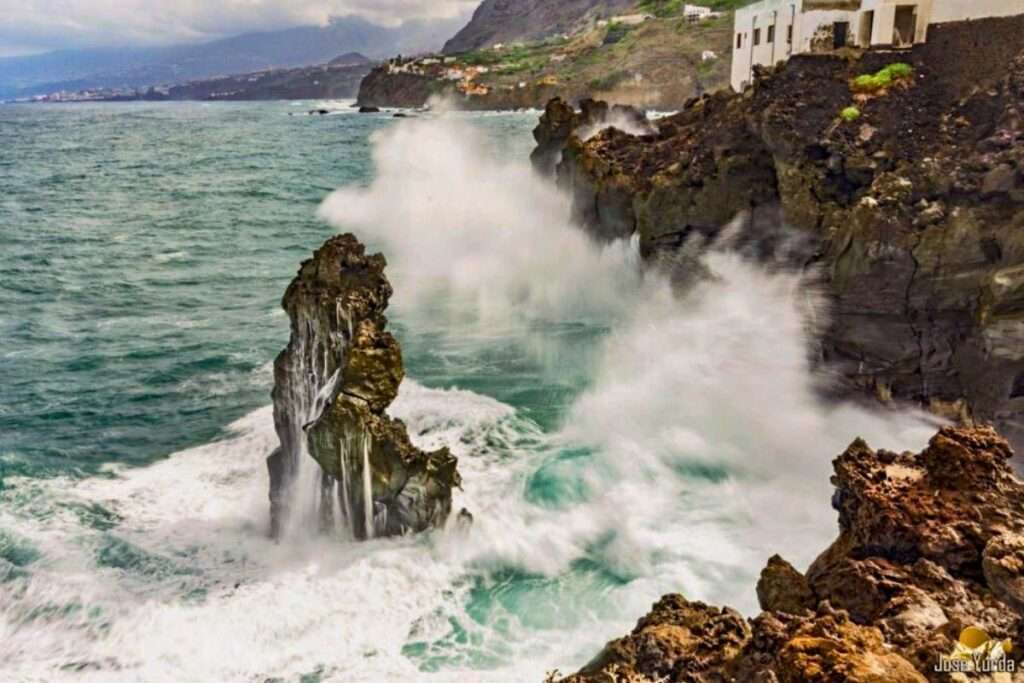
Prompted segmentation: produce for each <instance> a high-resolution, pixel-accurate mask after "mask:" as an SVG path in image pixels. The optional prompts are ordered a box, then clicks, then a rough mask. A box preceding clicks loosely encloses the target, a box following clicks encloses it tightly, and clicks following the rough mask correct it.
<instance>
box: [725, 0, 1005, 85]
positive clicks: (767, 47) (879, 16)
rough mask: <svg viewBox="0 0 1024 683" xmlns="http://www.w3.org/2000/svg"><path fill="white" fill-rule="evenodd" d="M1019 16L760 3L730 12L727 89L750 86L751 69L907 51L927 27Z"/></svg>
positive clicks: (905, 4) (850, 0)
mask: <svg viewBox="0 0 1024 683" xmlns="http://www.w3.org/2000/svg"><path fill="white" fill-rule="evenodd" d="M1019 14H1024V0H917V1H916V2H915V1H914V0H762V1H761V2H757V3H754V4H753V5H749V6H747V7H744V8H742V9H740V10H737V12H736V28H735V35H734V36H733V52H732V79H731V82H732V87H733V89H734V90H737V91H741V90H743V89H744V88H746V87H747V85H749V84H750V83H751V81H752V80H753V71H754V66H755V65H766V66H767V65H772V64H777V63H778V62H784V61H786V60H787V59H789V57H790V55H794V54H802V53H811V52H829V51H831V50H837V49H840V48H843V47H862V48H866V47H872V46H885V47H893V48H905V47H911V46H913V45H914V44H915V43H923V42H926V41H927V39H928V27H929V26H932V25H935V24H944V23H950V22H955V21H965V20H969V19H982V18H987V17H1010V16H1016V15H1019Z"/></svg>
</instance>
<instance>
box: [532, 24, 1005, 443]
mask: <svg viewBox="0 0 1024 683" xmlns="http://www.w3.org/2000/svg"><path fill="white" fill-rule="evenodd" d="M1003 25H1005V26H1010V25H1012V28H1013V30H1009V29H1005V36H1006V39H1005V40H1002V41H1001V42H999V43H995V42H992V43H991V44H986V45H978V46H976V51H974V52H972V57H971V61H970V63H971V64H975V66H976V65H977V64H978V63H980V62H974V59H978V60H982V61H984V60H985V59H986V55H989V56H991V57H992V59H991V60H989V61H988V62H986V63H991V64H998V65H999V66H996V67H993V68H988V69H985V70H979V69H977V68H975V67H971V70H970V71H968V68H969V67H968V64H967V63H966V62H965V63H964V64H963V65H959V64H957V63H951V62H950V61H949V60H948V59H946V58H945V57H943V56H941V55H940V54H938V53H937V52H935V50H934V49H933V47H930V46H929V45H922V46H918V47H916V48H915V49H914V50H913V51H911V52H909V53H908V54H907V55H905V58H906V59H907V60H909V61H910V62H912V63H913V66H914V68H915V70H916V71H917V72H918V73H919V74H920V75H921V78H918V79H917V80H915V81H914V84H913V85H912V86H910V87H907V88H901V89H893V90H891V91H889V92H888V93H887V94H886V95H885V96H884V97H877V98H873V99H871V100H870V101H868V102H866V103H864V104H863V105H862V107H861V108H862V110H863V121H862V123H861V124H860V125H859V126H857V127H853V126H841V125H836V116H837V112H838V111H841V110H842V109H843V107H845V106H848V104H849V102H850V97H851V95H850V89H849V82H850V80H851V78H853V77H855V76H856V75H858V74H860V73H866V72H868V71H871V70H877V68H880V67H881V66H885V65H886V64H887V62H886V61H885V60H886V59H888V57H886V56H885V55H884V54H881V53H875V52H871V51H869V52H866V53H865V54H863V55H861V56H859V57H858V56H854V55H846V56H844V57H840V56H835V55H798V56H795V57H794V58H792V59H790V60H789V61H788V62H787V64H786V65H785V66H784V67H780V68H778V69H775V70H772V71H770V72H765V75H764V76H763V77H762V78H761V79H760V80H759V81H758V83H757V85H756V86H755V87H752V88H749V89H748V90H747V91H746V92H745V93H744V94H743V95H733V94H728V93H716V94H714V95H709V96H704V97H701V98H699V99H696V100H693V101H691V102H690V103H688V105H687V106H686V107H685V108H684V109H683V110H682V111H680V112H678V113H677V114H675V115H673V116H669V117H666V118H664V119H660V120H658V121H657V122H656V123H655V124H654V128H655V130H654V132H653V133H652V134H651V135H645V136H633V135H626V134H623V133H621V132H619V131H613V130H605V131H602V132H600V133H598V134H595V135H593V136H591V137H588V138H586V139H584V137H586V136H582V137H581V135H579V134H578V133H581V131H584V130H585V129H584V126H583V124H582V123H581V121H580V118H581V116H582V112H573V111H572V110H571V108H570V107H568V105H566V104H565V103H560V104H558V105H557V111H555V109H552V110H550V111H549V112H546V116H547V117H548V119H547V121H546V122H544V123H542V126H541V127H540V128H539V137H538V142H539V143H540V144H539V146H538V151H537V156H538V157H542V158H543V159H544V162H543V164H542V166H543V169H544V170H545V171H547V170H548V169H550V168H551V167H552V165H555V166H556V175H557V182H558V183H559V185H561V186H562V187H564V188H566V189H567V190H568V191H569V192H570V194H571V197H572V203H573V215H574V218H575V219H576V220H577V221H579V222H580V223H582V224H583V225H584V226H585V229H586V230H587V231H588V232H589V233H590V234H592V235H593V236H594V237H595V238H597V239H599V240H614V239H631V238H634V237H637V238H638V239H639V243H640V252H641V254H642V255H643V256H644V258H645V259H646V260H647V262H648V263H650V264H652V265H654V266H660V265H661V264H662V263H664V262H673V263H678V262H680V260H681V261H683V262H685V263H687V264H688V265H687V267H688V268H690V270H691V271H693V272H694V273H698V271H699V270H700V265H699V258H700V255H701V253H702V252H703V251H705V250H706V249H708V248H709V247H710V246H712V245H719V244H720V240H721V239H722V236H723V235H724V234H726V233H727V232H728V231H725V230H724V229H723V228H724V226H726V225H728V224H729V223H730V221H732V220H733V219H734V218H736V217H737V216H747V217H749V220H748V221H747V222H746V223H745V225H744V226H743V228H742V229H741V230H740V233H741V234H742V235H743V237H742V238H741V239H740V240H739V243H741V244H745V245H747V246H748V247H752V248H753V251H754V252H755V253H756V254H757V255H758V256H759V257H762V258H763V257H765V256H768V257H771V258H779V257H780V253H779V251H778V249H777V245H778V244H779V241H778V240H776V239H774V238H770V239H764V238H763V237H764V234H765V233H764V232H763V230H762V231H761V232H758V231H757V229H756V228H755V226H763V225H764V223H765V222H766V220H768V219H769V218H770V217H772V216H776V215H780V214H781V219H780V220H779V221H778V223H777V227H778V228H780V229H781V228H783V227H785V228H786V230H788V231H789V233H788V234H791V235H792V234H797V235H799V236H800V239H802V240H806V241H807V242H808V244H809V245H811V246H810V248H808V249H801V250H798V251H795V252H788V253H787V252H782V254H781V258H782V260H783V262H784V263H785V264H786V265H789V266H791V267H794V268H803V267H805V266H806V264H807V263H808V262H813V263H814V265H815V267H816V269H817V272H820V273H821V280H822V285H823V287H824V289H825V292H826V294H827V296H828V299H829V301H830V303H831V311H830V313H831V315H830V318H829V320H830V322H829V325H827V326H826V327H824V328H823V330H822V332H821V336H820V339H818V340H816V342H817V343H816V351H817V353H816V357H817V358H818V359H819V362H820V363H822V364H825V365H827V366H828V369H829V370H830V371H832V372H834V373H836V374H837V375H839V376H840V377H842V378H843V380H844V381H843V385H842V391H844V392H846V393H852V392H862V393H865V394H869V395H872V396H876V397H879V398H881V399H883V400H884V401H885V402H896V403H899V402H910V403H914V404H917V405H919V406H921V407H923V408H925V409H929V410H930V409H933V408H934V409H938V410H942V411H944V413H946V414H952V415H953V416H954V417H955V418H956V419H961V418H963V419H964V424H968V423H969V422H970V421H980V422H993V423H995V424H996V426H997V427H999V429H1000V430H1002V431H1003V432H1004V433H1005V434H1006V436H1007V437H1008V438H1010V440H1011V442H1013V443H1016V444H1021V445H1024V401H1022V400H1020V399H1021V398H1022V397H1024V392H1021V393H1018V392H1017V391H1016V389H1015V387H1016V386H1017V379H1018V378H1021V377H1024V353H1022V352H1020V351H1015V350H1013V348H1014V346H1016V347H1017V348H1024V331H1022V330H1021V327H1020V325H1019V320H1020V315H1021V314H1022V312H1024V299H1022V298H1021V297H1020V292H1019V291H1018V290H1016V289H1014V288H1012V287H1001V286H994V283H995V282H996V281H997V280H999V281H1006V280H1009V279H1013V278H1014V277H1015V276H1014V275H1013V274H1012V270H1011V269H1015V268H1020V267H1022V266H1024V232H1022V231H1021V230H1020V225H1021V224H1022V221H1024V176H1022V172H1021V169H1022V168H1024V144H1021V142H1024V141H1022V140H1021V139H1020V137H1021V133H1020V130H1021V126H1022V125H1024V124H1021V123H1020V122H1021V120H1022V119H1021V115H1020V112H1021V111H1022V110H1024V89H1022V87H1021V83H1024V31H1021V30H1018V29H1019V27H1020V26H1022V25H1024V21H1022V20H1019V19H1013V20H1006V21H1004V22H1002V23H1000V22H999V21H993V22H992V26H991V27H989V28H992V27H996V28H998V27H999V26H1003ZM978 26H979V25H976V24H972V25H967V24H965V25H962V26H960V25H957V26H949V27H944V28H943V31H944V36H945V38H944V40H953V41H955V40H964V41H966V42H967V43H970V44H972V45H973V44H974V42H973V41H974V37H973V36H975V35H976V33H975V32H976V31H978V30H982V29H981V28H978ZM1004 28H1005V27H1004ZM1000 30H1002V29H1000ZM960 34H963V35H962V36H961V35H960ZM1001 35H1003V34H1002V33H1001ZM1013 50H1016V51H1022V52H1020V54H1019V56H1017V58H1016V59H1010V60H1007V59H1005V54H1007V53H1009V52H1012V51H1013ZM990 53H991V54H990ZM996 57H999V59H996ZM1008 141H1013V143H1012V144H1007V143H1008ZM559 156H560V157H561V162H560V163H558V162H557V159H558V158H559ZM992 244H997V245H998V246H999V250H998V259H996V260H994V259H993V257H992V254H993V251H992V249H991V247H990V246H987V245H992ZM880 388H884V391H880V390H879V389H880ZM950 406H956V410H954V411H952V413H950V411H948V410H946V409H947V408H948V407H950Z"/></svg>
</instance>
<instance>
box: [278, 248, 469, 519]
mask: <svg viewBox="0 0 1024 683" xmlns="http://www.w3.org/2000/svg"><path fill="white" fill-rule="evenodd" d="M385 265H386V264H385V261H384V257H383V256H381V255H380V254H376V255H367V254H366V250H365V248H364V247H363V245H362V244H360V243H359V242H358V240H356V238H355V237H354V236H352V235H342V236H339V237H334V238H332V239H330V240H328V241H327V242H326V243H325V244H324V245H323V247H321V248H320V249H319V250H318V251H317V252H316V253H315V254H314V256H313V258H312V259H311V260H309V261H307V262H305V263H303V264H302V268H301V269H300V270H299V274H298V276H297V277H296V278H295V280H294V281H293V282H292V284H291V286H289V288H288V291H287V292H286V294H285V296H284V301H283V302H282V305H283V307H284V309H285V310H286V311H287V312H288V316H289V318H290V319H291V330H292V331H291V341H290V342H289V344H288V347H287V348H286V349H285V350H284V351H283V352H282V353H281V355H280V356H278V358H277V360H276V362H275V364H274V380H275V382H274V394H273V397H274V422H275V426H276V428H277V433H278V436H279V437H280V439H281V447H280V448H279V449H277V450H276V451H275V452H274V453H273V454H272V455H271V456H270V458H269V460H268V466H269V468H270V481H271V489H270V501H271V527H272V532H273V534H274V536H275V537H278V536H281V535H284V534H287V533H289V532H290V531H295V530H298V529H308V528H310V527H312V528H316V527H318V526H319V527H320V529H321V530H323V531H331V530H334V531H336V532H338V533H340V534H341V535H344V536H351V537H354V538H357V539H365V538H370V537H374V536H381V535H399V534H404V533H406V532H411V531H423V530H426V529H428V528H431V527H437V526H441V525H442V524H444V522H445V521H446V519H447V518H448V515H449V513H450V511H451V493H452V489H453V488H454V487H457V486H458V485H459V483H460V479H459V474H458V471H457V469H456V465H457V463H456V460H455V458H454V457H453V456H452V455H451V454H450V453H449V452H448V451H447V450H444V449H442V450H440V451H437V452H434V453H424V452H423V451H421V450H419V449H417V448H416V447H415V446H413V445H412V443H411V442H410V440H409V436H408V434H407V432H406V428H405V425H404V424H402V422H400V421H398V420H394V419H392V418H390V417H388V416H387V414H386V412H385V411H386V409H387V407H388V406H389V405H390V404H391V402H392V401H394V399H395V397H396V396H397V395H398V387H399V385H400V384H401V382H402V379H403V378H404V376H405V371H404V368H403V365H402V354H401V350H400V349H399V347H398V342H397V341H396V340H395V338H394V337H393V336H391V334H390V333H389V332H387V331H386V327H387V319H386V318H385V317H384V310H385V309H386V308H387V305H388V300H389V299H390V297H391V285H390V284H389V283H388V280H387V278H386V277H385V275H384V267H385Z"/></svg>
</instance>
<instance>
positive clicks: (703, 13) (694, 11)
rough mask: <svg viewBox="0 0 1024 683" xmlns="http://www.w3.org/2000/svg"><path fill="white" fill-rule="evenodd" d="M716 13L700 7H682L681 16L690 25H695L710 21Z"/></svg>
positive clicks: (708, 8)
mask: <svg viewBox="0 0 1024 683" xmlns="http://www.w3.org/2000/svg"><path fill="white" fill-rule="evenodd" d="M715 14H716V13H715V12H714V11H713V10H712V9H711V8H710V7H702V6H701V5H683V16H684V17H685V18H686V20H687V21H688V22H690V23H691V24H696V23H697V22H699V21H704V20H705V19H710V18H711V17H713V16H714V15H715Z"/></svg>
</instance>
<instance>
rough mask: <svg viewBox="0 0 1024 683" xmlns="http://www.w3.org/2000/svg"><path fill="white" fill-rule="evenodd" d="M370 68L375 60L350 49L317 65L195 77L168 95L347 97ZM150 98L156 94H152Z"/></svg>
mask: <svg viewBox="0 0 1024 683" xmlns="http://www.w3.org/2000/svg"><path fill="white" fill-rule="evenodd" d="M371 68H373V62H371V61H370V60H369V59H367V58H366V57H365V56H364V55H361V54H358V53H349V54H346V55H342V56H341V57H338V58H336V59H332V60H331V61H330V62H329V63H327V64H320V65H317V66H303V67H298V68H295V69H273V70H270V71H261V72H257V73H252V74H241V75H238V76H225V77H221V78H214V79H208V80H200V81H192V82H190V83H185V84H182V85H176V86H174V87H172V88H170V90H169V91H168V93H167V96H166V98H167V99H171V100H207V101H209V100H223V101H257V100H334V99H348V98H354V97H355V96H356V94H357V93H358V92H359V84H360V82H361V81H362V80H363V78H364V77H365V76H366V74H368V73H369V72H370V69H371ZM148 98H153V96H152V94H151V95H149V96H147V99H148ZM159 99H163V98H162V97H160V98H159Z"/></svg>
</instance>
